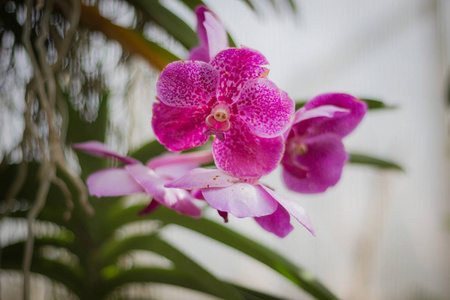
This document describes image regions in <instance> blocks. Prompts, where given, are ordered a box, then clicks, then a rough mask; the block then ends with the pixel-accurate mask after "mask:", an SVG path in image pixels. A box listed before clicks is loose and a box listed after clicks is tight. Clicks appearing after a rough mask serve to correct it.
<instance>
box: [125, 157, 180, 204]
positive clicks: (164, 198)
mask: <svg viewBox="0 0 450 300" xmlns="http://www.w3.org/2000/svg"><path fill="white" fill-rule="evenodd" d="M125 169H126V170H127V171H128V172H129V173H130V175H131V176H133V178H134V179H135V180H136V181H137V182H138V183H139V184H140V185H141V186H142V187H143V188H144V190H145V191H146V192H147V193H148V194H150V195H153V197H154V198H155V199H156V200H158V201H159V202H161V203H162V204H164V205H166V206H169V207H171V206H172V205H174V204H175V203H176V202H177V201H178V200H177V198H176V195H175V194H174V193H173V191H171V190H170V189H166V188H165V187H164V184H165V183H166V182H167V180H166V179H164V178H162V177H160V176H158V175H157V174H156V173H155V172H154V171H153V170H151V169H149V168H147V167H146V166H144V165H140V164H135V165H127V166H125Z"/></svg>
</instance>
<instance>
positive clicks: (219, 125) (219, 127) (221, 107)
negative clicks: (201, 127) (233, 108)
mask: <svg viewBox="0 0 450 300" xmlns="http://www.w3.org/2000/svg"><path fill="white" fill-rule="evenodd" d="M229 118H230V108H229V107H228V105H226V104H224V103H218V104H217V105H216V106H214V107H213V109H212V110H211V114H209V116H207V117H206V120H205V122H206V125H208V129H207V130H206V131H205V132H204V134H207V135H215V136H217V137H218V138H219V140H221V141H224V140H225V136H224V134H223V133H224V132H225V131H228V129H230V127H231V123H230V120H229Z"/></svg>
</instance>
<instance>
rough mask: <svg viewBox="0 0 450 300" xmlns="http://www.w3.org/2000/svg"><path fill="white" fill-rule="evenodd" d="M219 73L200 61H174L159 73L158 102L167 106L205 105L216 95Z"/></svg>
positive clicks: (157, 85) (191, 106)
mask: <svg viewBox="0 0 450 300" xmlns="http://www.w3.org/2000/svg"><path fill="white" fill-rule="evenodd" d="M218 82H219V72H217V70H215V69H214V68H213V67H212V66H210V65H209V64H208V63H205V62H201V61H185V62H182V61H175V62H173V63H170V64H168V65H167V66H166V68H165V69H164V70H163V71H162V72H161V75H160V76H159V79H158V82H157V84H156V94H157V95H158V98H159V100H160V101H161V102H162V103H164V104H166V105H169V106H173V107H179V108H181V107H184V108H187V107H189V108H193V107H197V106H200V105H206V104H208V102H209V101H210V100H211V99H212V97H214V96H215V94H216V88H217V85H218Z"/></svg>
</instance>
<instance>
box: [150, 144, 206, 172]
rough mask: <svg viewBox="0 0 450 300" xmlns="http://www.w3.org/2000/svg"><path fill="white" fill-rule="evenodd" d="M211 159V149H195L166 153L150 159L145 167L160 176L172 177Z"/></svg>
mask: <svg viewBox="0 0 450 300" xmlns="http://www.w3.org/2000/svg"><path fill="white" fill-rule="evenodd" d="M212 161H213V157H212V153H211V151H196V152H192V153H185V154H178V153H166V154H163V155H161V156H158V157H156V158H153V159H151V160H150V161H149V162H147V167H149V168H150V169H152V170H153V171H155V172H156V174H158V175H160V176H164V177H167V178H172V179H174V178H177V177H180V176H182V175H184V174H186V173H187V172H188V171H190V170H192V169H195V168H197V167H199V166H200V165H201V164H206V163H210V162H212Z"/></svg>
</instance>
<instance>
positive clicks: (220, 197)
mask: <svg viewBox="0 0 450 300" xmlns="http://www.w3.org/2000/svg"><path fill="white" fill-rule="evenodd" d="M166 187H170V188H182V189H188V190H190V189H201V192H202V194H203V197H204V199H205V200H206V202H208V204H209V205H210V206H211V207H212V208H215V209H217V210H218V211H219V213H220V215H221V216H222V217H223V218H224V219H225V220H226V214H225V213H231V214H232V215H234V216H236V217H238V218H246V217H253V218H255V220H256V222H258V224H259V225H260V226H261V227H262V228H264V229H265V230H267V231H269V232H272V233H274V234H275V235H277V236H279V237H285V236H286V235H287V234H289V233H290V232H291V231H292V229H293V227H292V225H291V224H290V215H292V216H293V217H294V218H296V219H297V220H298V221H299V222H300V223H301V224H302V225H303V226H305V228H306V229H308V230H309V231H310V232H311V233H312V234H313V235H314V230H313V229H312V226H311V221H310V219H309V217H308V215H307V214H306V212H305V210H304V209H303V208H302V207H301V206H300V205H299V204H298V203H296V202H294V201H291V200H289V199H286V198H285V197H283V196H281V195H278V194H277V193H275V192H274V191H273V190H272V189H270V188H268V187H267V186H265V185H263V184H260V183H259V182H258V178H237V177H234V176H230V175H228V174H226V173H224V172H223V171H221V170H218V169H202V168H196V169H192V170H190V171H189V172H188V173H186V174H185V175H184V176H182V177H180V178H177V179H175V180H174V181H172V182H169V183H167V184H166Z"/></svg>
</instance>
